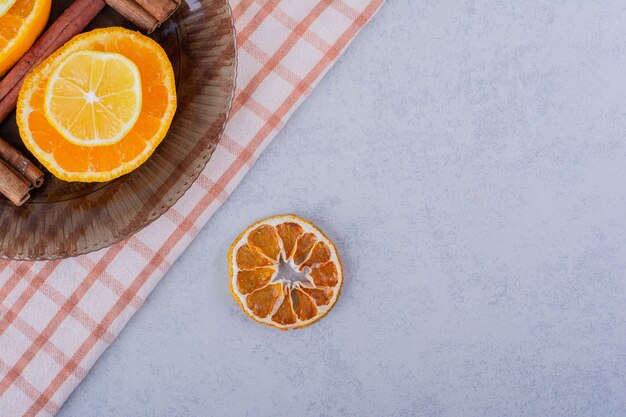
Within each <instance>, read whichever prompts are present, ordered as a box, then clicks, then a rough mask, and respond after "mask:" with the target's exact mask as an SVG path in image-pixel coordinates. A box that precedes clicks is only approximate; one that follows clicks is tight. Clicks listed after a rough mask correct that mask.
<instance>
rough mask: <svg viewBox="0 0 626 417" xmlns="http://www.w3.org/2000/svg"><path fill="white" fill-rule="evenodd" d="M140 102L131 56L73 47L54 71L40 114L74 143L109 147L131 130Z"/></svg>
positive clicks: (139, 92) (139, 91)
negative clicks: (81, 49) (75, 49)
mask: <svg viewBox="0 0 626 417" xmlns="http://www.w3.org/2000/svg"><path fill="white" fill-rule="evenodd" d="M141 105H142V90H141V75H140V74H139V69H138V68H137V65H135V63H134V62H133V61H131V60H130V59H128V58H126V57H125V56H124V55H121V54H117V53H110V52H96V51H78V52H74V53H72V54H70V55H68V56H67V57H66V58H65V59H63V60H62V61H61V62H60V63H59V64H58V65H57V67H56V68H55V69H54V70H53V72H52V75H51V76H50V79H49V81H48V84H47V85H46V90H45V102H44V113H45V117H46V119H47V120H48V122H49V123H50V124H51V125H52V127H54V129H55V130H56V131H57V132H59V134H60V135H61V136H63V137H64V138H65V139H66V140H68V141H69V142H71V143H73V144H74V145H78V146H88V147H92V146H108V145H113V144H115V143H117V142H119V141H120V140H122V139H123V138H124V137H125V136H126V135H127V134H128V133H129V132H130V131H131V130H132V129H133V127H134V126H135V124H136V123H137V120H138V119H139V115H140V114H141Z"/></svg>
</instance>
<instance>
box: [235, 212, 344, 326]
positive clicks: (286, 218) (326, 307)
mask: <svg viewBox="0 0 626 417" xmlns="http://www.w3.org/2000/svg"><path fill="white" fill-rule="evenodd" d="M286 222H294V223H298V224H299V225H301V226H302V228H303V233H312V234H313V235H315V239H316V243H317V242H323V243H324V244H326V245H327V246H328V247H329V248H330V252H331V255H330V260H329V261H328V263H333V264H334V265H335V266H336V269H337V280H336V281H337V282H336V284H335V285H334V286H333V287H332V288H330V287H325V288H321V287H320V288H319V290H320V291H322V292H323V293H325V294H329V293H330V299H328V301H327V302H326V303H324V304H321V305H316V308H317V310H318V312H317V314H316V315H315V316H313V317H312V318H310V319H308V320H301V319H300V318H299V317H298V315H297V313H296V321H295V323H293V324H281V323H278V322H276V321H274V320H273V319H272V316H273V315H274V314H275V313H276V312H277V311H278V309H279V308H280V306H281V305H282V303H283V301H284V296H281V297H279V298H278V299H277V300H276V302H275V304H274V305H273V306H272V311H273V314H268V315H267V316H266V317H258V316H257V315H255V313H254V311H252V310H251V309H250V308H249V307H248V306H247V303H246V294H243V293H242V292H241V291H240V290H239V288H238V286H237V282H236V279H237V276H238V272H239V271H240V270H241V268H240V266H239V265H238V264H237V259H236V256H234V255H235V254H236V253H237V251H238V250H239V248H241V247H242V246H243V245H250V242H249V241H248V236H249V234H250V232H251V231H253V230H255V229H256V228H257V227H259V226H261V225H269V226H273V227H275V228H276V226H278V225H280V224H283V223H286ZM279 244H280V246H281V255H280V256H279V259H278V261H276V262H275V264H274V267H278V265H279V263H280V262H281V261H284V257H283V256H282V255H283V252H284V248H283V242H282V239H281V238H279ZM313 246H315V245H313ZM259 252H260V251H259ZM310 255H311V251H309V253H307V259H308V257H309V256H310ZM266 258H267V257H266ZM267 259H269V258H267ZM228 260H229V269H230V274H231V280H230V285H229V286H230V290H231V293H232V294H233V297H234V298H235V299H236V300H237V302H238V303H239V305H240V307H241V308H242V309H243V310H244V312H245V313H246V314H247V315H248V316H250V317H251V318H252V319H254V320H255V321H257V322H259V323H262V324H266V325H269V326H272V327H275V328H278V329H280V330H288V329H294V328H300V327H306V326H308V325H309V324H312V323H314V322H316V321H318V320H320V319H321V318H322V317H324V316H325V315H326V314H327V313H328V312H329V311H330V310H331V309H332V308H333V306H334V305H335V303H336V301H337V298H338V297H339V294H340V292H341V288H342V285H343V267H342V265H341V261H340V259H339V257H338V255H337V249H336V247H335V245H334V244H333V242H332V241H331V240H330V239H328V237H327V236H326V235H324V233H323V232H322V231H321V230H319V229H318V228H317V227H316V226H315V225H314V224H312V223H310V222H308V221H306V220H304V219H302V218H300V217H298V216H294V215H280V216H274V217H270V218H267V219H263V220H260V221H258V222H256V223H254V224H252V225H251V226H249V227H248V228H247V229H246V230H245V231H244V232H243V233H242V234H241V235H240V236H239V237H238V238H237V239H236V240H235V243H234V244H233V245H232V246H231V248H230V250H229V254H228ZM305 262H306V259H305ZM286 264H287V265H289V267H291V268H293V270H294V271H296V270H297V269H298V266H299V265H296V264H295V263H294V260H293V257H292V259H290V261H289V262H287V263H286ZM307 279H308V280H309V281H310V282H306V283H299V282H295V283H292V284H291V289H292V290H294V289H296V288H307V289H309V288H313V289H314V290H316V289H317V288H314V287H315V284H314V282H313V280H312V278H311V277H310V275H309V276H307ZM276 283H282V280H281V279H280V278H279V279H276V277H274V278H272V280H271V281H270V283H269V284H268V285H266V287H267V286H269V285H274V284H276ZM283 287H284V288H283V290H285V286H283ZM305 293H306V291H305ZM306 295H307V296H309V297H311V296H310V294H309V293H306ZM311 299H313V297H311ZM314 301H315V300H314ZM292 303H293V299H292ZM292 308H293V306H292Z"/></svg>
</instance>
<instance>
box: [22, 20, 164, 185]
mask: <svg viewBox="0 0 626 417" xmlns="http://www.w3.org/2000/svg"><path fill="white" fill-rule="evenodd" d="M77 51H94V52H100V53H106V54H119V55H123V56H124V57H126V58H128V59H129V60H130V61H132V62H133V63H134V65H135V66H136V67H137V69H138V70H139V75H140V78H141V95H142V105H141V112H140V114H139V118H138V119H137V122H136V123H135V124H134V126H133V127H132V129H130V131H129V132H128V134H126V135H125V136H124V137H123V138H122V139H120V140H119V141H117V142H115V143H113V144H110V145H106V146H81V145H77V144H75V143H72V142H71V141H69V140H67V139H66V138H65V137H64V136H63V135H62V134H60V133H59V132H58V131H57V129H55V127H54V126H53V125H52V124H51V123H50V122H49V121H48V119H47V118H46V114H45V104H44V103H45V101H46V100H45V98H46V97H45V96H46V94H45V91H46V88H47V87H48V83H49V81H50V77H51V75H52V73H53V72H55V70H57V69H58V68H59V65H60V64H61V63H64V62H66V59H68V57H69V56H71V55H72V54H74V53H76V52H77ZM106 88H108V87H106ZM130 107H132V108H134V107H133V106H132V105H131V106H130ZM175 112H176V88H175V83H174V71H173V69H172V64H171V63H170V61H169V59H168V57H167V54H166V53H165V51H164V50H163V48H161V46H160V45H159V44H157V43H156V42H155V41H153V40H152V39H150V38H148V37H147V36H144V35H142V34H140V33H139V32H133V31H131V30H128V29H123V28H120V27H111V28H104V29H96V30H94V31H91V32H88V33H84V34H81V35H78V36H76V37H75V38H74V39H72V40H71V41H69V42H68V43H67V44H65V45H64V46H63V47H62V48H60V49H59V50H58V51H56V52H55V53H54V54H52V55H51V56H50V57H49V58H48V59H46V60H45V61H44V62H43V63H41V64H40V65H39V66H38V67H37V68H36V69H35V70H33V72H31V73H30V74H29V75H28V77H27V78H26V80H25V81H24V85H23V87H22V89H21V91H20V97H19V100H18V104H17V123H18V126H19V129H20V135H21V137H22V140H23V141H24V144H25V145H26V147H27V148H28V149H29V150H30V151H31V152H32V153H33V155H35V157H36V158H37V159H38V160H39V161H40V162H41V163H42V164H44V165H45V166H46V168H48V170H49V171H50V172H51V173H52V174H54V175H55V176H56V177H58V178H61V179H63V180H65V181H80V182H95V181H109V180H112V179H115V178H117V177H119V176H122V175H124V174H126V173H128V172H130V171H132V170H134V169H135V168H137V167H138V166H139V165H141V164H142V163H144V162H145V161H146V160H147V159H148V157H149V156H150V155H151V154H152V152H154V150H155V149H156V147H157V146H158V145H159V143H160V142H161V140H163V138H164V137H165V135H166V133H167V131H168V129H169V127H170V125H171V123H172V119H173V117H174V113H175Z"/></svg>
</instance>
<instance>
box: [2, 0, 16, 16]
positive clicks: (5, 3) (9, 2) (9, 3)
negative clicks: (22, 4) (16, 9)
mask: <svg viewBox="0 0 626 417" xmlns="http://www.w3.org/2000/svg"><path fill="white" fill-rule="evenodd" d="M16 1H17V0H0V17H2V16H4V15H5V14H7V12H8V11H9V9H10V8H11V7H13V5H15V2H16Z"/></svg>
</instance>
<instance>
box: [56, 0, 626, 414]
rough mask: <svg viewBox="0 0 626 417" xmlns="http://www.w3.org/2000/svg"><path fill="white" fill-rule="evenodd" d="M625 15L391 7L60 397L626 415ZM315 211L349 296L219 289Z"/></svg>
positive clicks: (612, 9) (181, 407) (518, 5)
mask: <svg viewBox="0 0 626 417" xmlns="http://www.w3.org/2000/svg"><path fill="white" fill-rule="evenodd" d="M625 139H626V8H625V7H624V5H623V3H622V2H618V1H614V0H611V1H602V2H589V1H521V2H510V1H478V0H476V1H452V0H444V1H419V2H418V1H414V0H390V1H389V2H388V3H387V4H386V5H385V6H384V7H383V9H382V11H381V12H380V14H379V15H378V16H377V17H376V18H375V20H374V21H373V22H372V24H371V25H370V26H369V27H367V28H366V29H365V30H364V32H363V33H362V34H361V35H360V37H359V38H358V39H357V40H356V41H355V42H354V44H353V45H352V46H351V47H350V49H349V50H348V51H347V53H346V54H345V55H344V56H343V57H342V58H341V60H340V62H339V63H338V64H337V65H336V66H335V67H334V69H332V71H331V72H330V73H329V74H328V76H327V77H326V78H325V79H324V80H323V81H322V83H321V84H320V85H319V87H318V88H317V89H316V90H315V91H314V93H313V94H312V96H311V97H310V98H309V100H308V101H306V102H305V103H304V105H303V106H302V107H301V108H300V110H299V111H298V112H297V114H296V115H295V116H294V117H293V119H292V120H291V121H290V122H289V124H288V126H287V127H286V128H285V129H284V130H283V131H282V132H281V134H280V135H279V136H278V137H277V138H276V140H275V141H274V142H273V143H272V145H271V146H270V147H269V148H268V149H267V151H266V152H265V153H264V154H263V155H262V157H261V158H260V160H259V161H258V163H257V164H256V166H255V167H254V168H253V169H252V170H251V172H250V173H249V175H248V176H247V177H246V178H245V180H244V181H243V183H242V184H241V186H240V187H239V188H238V189H237V190H236V191H235V193H234V194H233V195H232V197H231V198H230V199H229V200H228V202H227V203H226V204H224V206H223V207H222V208H221V209H220V210H219V212H218V213H217V214H216V215H215V216H214V217H213V218H212V219H211V221H210V222H209V224H208V225H207V226H206V227H205V228H204V230H203V231H202V233H201V235H200V236H199V237H198V239H197V240H196V241H195V242H194V243H193V244H192V245H191V247H190V248H189V250H188V251H187V252H186V253H185V254H184V256H182V258H181V259H180V260H179V261H178V262H177V263H176V264H175V265H174V267H173V268H172V270H171V271H170V272H169V273H168V274H167V275H166V277H165V278H164V279H163V281H162V283H161V284H160V285H159V287H158V288H157V289H156V290H155V291H154V293H153V294H152V296H151V297H150V298H149V300H148V301H147V303H146V305H145V307H144V308H143V309H142V310H141V311H140V312H139V313H138V314H137V315H136V316H135V317H134V318H133V320H132V321H131V323H130V324H129V326H128V327H127V328H126V330H125V331H124V332H123V333H122V335H121V336H120V338H119V340H118V341H117V342H116V343H115V344H114V345H113V346H112V347H111V348H110V349H109V350H108V351H107V352H106V353H105V354H104V355H103V357H102V358H101V359H100V361H99V362H98V363H97V365H96V366H95V367H94V369H93V370H92V372H91V373H90V374H89V376H88V377H87V379H86V380H85V381H84V382H83V383H82V384H81V385H80V386H79V388H78V389H77V390H76V391H75V393H74V394H73V395H72V397H71V398H70V400H69V401H68V403H67V404H66V406H65V407H64V408H63V410H62V411H61V413H60V414H59V415H60V416H61V417H70V416H72V417H74V416H81V417H91V416H94V417H96V416H98V417H107V416H168V417H169V416H194V417H196V416H287V415H293V416H317V415H320V416H357V415H359V416H391V415H393V416H404V415H412V416H418V415H419V416H494V417H495V416H531V415H535V416H623V415H624V414H625V412H626V320H625V313H626V279H625V278H626V277H625V271H626V216H625V214H626V198H625V196H624V194H625V187H624V185H625V182H626V180H625V177H626V176H625V175H624V172H625V171H626V140H625ZM283 212H294V213H299V214H301V215H303V216H306V217H309V218H311V219H312V220H314V221H315V222H317V223H318V224H319V226H321V227H322V228H323V230H325V231H326V232H327V233H328V234H329V235H330V236H331V237H332V238H333V239H335V241H336V242H337V243H338V247H339V249H340V251H341V255H342V256H343V259H344V261H345V272H346V283H345V287H344V292H343V294H342V296H341V298H340V299H339V302H338V304H337V306H336V307H335V309H334V310H333V311H332V312H331V313H330V314H329V315H328V316H327V317H326V318H325V319H324V320H322V321H321V322H320V323H318V324H316V325H313V326H312V327H310V328H308V329H305V330H300V331H294V332H288V333H283V332H279V331H275V330H273V329H270V328H267V327H264V326H261V325H258V324H255V323H254V322H252V321H251V320H249V319H248V318H246V317H245V316H244V315H243V313H242V312H241V311H240V310H239V308H238V306H237V304H236V303H235V302H234V300H233V299H232V298H231V296H230V294H229V292H228V287H227V280H228V270H227V264H226V260H225V259H226V252H227V250H228V247H229V245H230V243H231V241H232V240H233V239H234V238H235V237H236V236H237V234H238V232H239V231H240V230H241V229H242V228H243V227H245V226H246V225H248V224H249V223H250V222H252V221H253V220H256V219H259V218H262V217H264V216H267V215H272V214H276V213H283Z"/></svg>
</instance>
